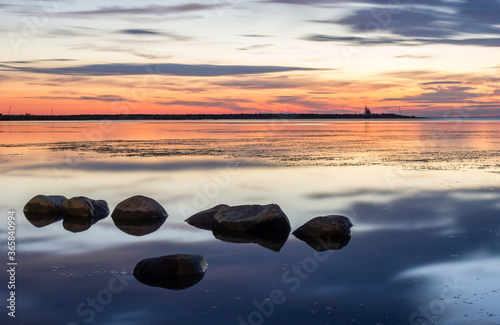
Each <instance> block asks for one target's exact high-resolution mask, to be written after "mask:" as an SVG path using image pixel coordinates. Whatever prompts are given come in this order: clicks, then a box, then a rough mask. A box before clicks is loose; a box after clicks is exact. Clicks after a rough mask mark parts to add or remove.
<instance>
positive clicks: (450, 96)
mask: <svg viewBox="0 0 500 325" xmlns="http://www.w3.org/2000/svg"><path fill="white" fill-rule="evenodd" d="M426 90H429V91H428V92H424V93H421V94H419V95H415V96H404V97H400V98H384V100H385V101H406V102H410V103H428V104H430V103H472V102H473V100H474V99H478V98H479V97H482V96H484V95H486V94H480V93H471V92H469V91H470V90H474V88H471V87H459V86H448V87H440V86H438V87H431V88H427V89H426Z"/></svg>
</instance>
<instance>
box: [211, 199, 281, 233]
mask: <svg viewBox="0 0 500 325" xmlns="http://www.w3.org/2000/svg"><path fill="white" fill-rule="evenodd" d="M212 229H213V230H218V231H224V230H225V231H252V232H254V233H261V234H262V233H270V234H273V233H276V232H279V233H283V232H286V233H290V221H289V220H288V218H287V216H286V215H285V213H284V212H283V211H282V210H281V208H280V207H279V206H278V205H277V204H268V205H239V206H232V207H227V208H223V209H221V210H219V211H218V212H217V213H216V214H215V216H214V217H213V223H212Z"/></svg>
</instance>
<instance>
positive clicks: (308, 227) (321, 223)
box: [293, 215, 353, 239]
mask: <svg viewBox="0 0 500 325" xmlns="http://www.w3.org/2000/svg"><path fill="white" fill-rule="evenodd" d="M352 226H353V224H352V222H351V220H349V218H347V217H344V216H337V215H331V216H324V217H316V218H314V219H311V220H309V221H308V222H306V223H305V224H303V225H302V226H300V227H299V228H298V229H296V230H295V231H294V232H293V235H294V236H295V237H297V238H299V239H303V238H313V237H324V238H332V237H346V236H350V235H351V227H352Z"/></svg>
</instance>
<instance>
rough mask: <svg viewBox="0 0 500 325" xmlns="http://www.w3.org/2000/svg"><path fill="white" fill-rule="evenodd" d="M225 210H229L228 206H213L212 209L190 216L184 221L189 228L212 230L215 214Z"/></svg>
mask: <svg viewBox="0 0 500 325" xmlns="http://www.w3.org/2000/svg"><path fill="white" fill-rule="evenodd" d="M225 208H229V205H227V204H219V205H216V206H214V207H213V208H210V209H207V210H203V211H200V212H198V213H196V214H194V215H192V216H191V217H189V218H187V219H186V220H185V221H186V222H187V223H188V224H190V225H191V226H194V227H196V228H200V229H205V230H212V223H213V219H214V216H215V214H216V213H217V212H219V211H220V210H222V209H225Z"/></svg>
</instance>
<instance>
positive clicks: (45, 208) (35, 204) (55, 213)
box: [23, 195, 66, 228]
mask: <svg viewBox="0 0 500 325" xmlns="http://www.w3.org/2000/svg"><path fill="white" fill-rule="evenodd" d="M64 201H66V197H64V196H62V195H36V196H35V197H33V198H32V199H31V200H29V201H28V203H26V205H25V206H24V208H23V212H24V215H25V216H26V219H28V221H29V222H30V223H31V224H32V225H34V226H35V227H38V228H41V227H45V226H47V225H50V224H52V223H54V222H57V221H60V220H62V218H63V214H62V206H63V203H64Z"/></svg>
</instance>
